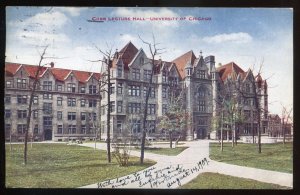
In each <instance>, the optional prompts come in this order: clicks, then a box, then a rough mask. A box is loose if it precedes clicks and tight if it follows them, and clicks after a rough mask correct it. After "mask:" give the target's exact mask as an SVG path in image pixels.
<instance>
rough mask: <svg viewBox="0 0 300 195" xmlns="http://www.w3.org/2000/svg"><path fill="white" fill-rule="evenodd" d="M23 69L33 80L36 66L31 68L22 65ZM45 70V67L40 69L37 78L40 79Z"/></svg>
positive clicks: (36, 69) (30, 66)
mask: <svg viewBox="0 0 300 195" xmlns="http://www.w3.org/2000/svg"><path fill="white" fill-rule="evenodd" d="M23 68H24V69H25V71H26V72H27V74H28V75H29V77H31V78H35V74H36V72H37V71H38V66H32V65H23ZM46 70H47V67H40V71H39V75H38V76H39V77H41V76H42V75H43V74H44V73H45V71H46Z"/></svg>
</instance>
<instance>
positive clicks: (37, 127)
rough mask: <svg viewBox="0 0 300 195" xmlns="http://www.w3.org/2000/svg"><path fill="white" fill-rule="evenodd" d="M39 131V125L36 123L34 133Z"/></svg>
mask: <svg viewBox="0 0 300 195" xmlns="http://www.w3.org/2000/svg"><path fill="white" fill-rule="evenodd" d="M38 133H39V125H34V129H33V134H38Z"/></svg>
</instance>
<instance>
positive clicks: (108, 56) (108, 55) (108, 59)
mask: <svg viewBox="0 0 300 195" xmlns="http://www.w3.org/2000/svg"><path fill="white" fill-rule="evenodd" d="M95 48H96V49H97V50H98V51H99V52H100V53H101V54H102V55H103V56H104V58H103V60H96V61H91V60H89V61H91V62H102V66H103V65H104V66H106V73H105V74H102V75H101V76H102V78H106V80H104V79H103V80H101V82H100V84H99V86H100V88H99V96H101V92H105V93H107V121H106V122H107V133H106V143H107V161H108V162H109V163H111V152H110V141H111V139H110V112H111V104H110V86H111V75H110V71H111V67H112V62H113V58H115V57H116V58H118V57H117V56H115V55H117V52H116V53H115V55H113V53H112V47H110V49H108V50H107V51H105V52H104V51H102V50H101V49H100V48H98V47H97V46H96V45H95ZM105 87H107V89H105ZM99 98H100V99H102V98H101V97H99ZM100 106H101V105H100Z"/></svg>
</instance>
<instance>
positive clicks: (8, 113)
mask: <svg viewBox="0 0 300 195" xmlns="http://www.w3.org/2000/svg"><path fill="white" fill-rule="evenodd" d="M10 117H11V110H5V118H10Z"/></svg>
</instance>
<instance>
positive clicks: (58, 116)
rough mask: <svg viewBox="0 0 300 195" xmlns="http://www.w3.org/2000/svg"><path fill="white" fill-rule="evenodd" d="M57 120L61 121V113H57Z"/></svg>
mask: <svg viewBox="0 0 300 195" xmlns="http://www.w3.org/2000/svg"><path fill="white" fill-rule="evenodd" d="M57 120H62V111H57Z"/></svg>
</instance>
